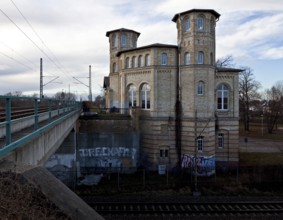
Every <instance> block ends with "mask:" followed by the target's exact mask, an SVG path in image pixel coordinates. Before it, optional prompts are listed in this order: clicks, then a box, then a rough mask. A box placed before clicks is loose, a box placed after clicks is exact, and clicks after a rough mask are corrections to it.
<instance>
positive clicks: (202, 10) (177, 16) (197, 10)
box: [172, 9, 220, 22]
mask: <svg viewBox="0 0 283 220" xmlns="http://www.w3.org/2000/svg"><path fill="white" fill-rule="evenodd" d="M190 12H210V13H212V14H213V15H214V16H215V17H216V18H219V17H220V14H219V13H218V12H216V11H214V10H213V9H191V10H188V11H184V12H181V13H178V14H175V15H174V17H173V18H172V21H174V22H176V21H177V20H178V18H179V17H180V16H181V15H184V14H187V13H190Z"/></svg>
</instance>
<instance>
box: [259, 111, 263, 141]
mask: <svg viewBox="0 0 283 220" xmlns="http://www.w3.org/2000/svg"><path fill="white" fill-rule="evenodd" d="M260 117H261V136H263V114H261V116H260Z"/></svg>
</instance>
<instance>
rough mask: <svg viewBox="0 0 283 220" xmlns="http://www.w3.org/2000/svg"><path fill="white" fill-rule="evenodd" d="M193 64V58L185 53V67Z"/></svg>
mask: <svg viewBox="0 0 283 220" xmlns="http://www.w3.org/2000/svg"><path fill="white" fill-rule="evenodd" d="M190 64H191V57H190V53H189V52H186V53H185V65H190Z"/></svg>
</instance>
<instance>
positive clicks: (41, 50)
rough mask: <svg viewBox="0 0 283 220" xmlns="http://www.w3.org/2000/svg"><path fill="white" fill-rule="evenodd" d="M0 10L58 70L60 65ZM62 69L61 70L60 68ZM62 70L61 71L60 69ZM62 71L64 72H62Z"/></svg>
mask: <svg viewBox="0 0 283 220" xmlns="http://www.w3.org/2000/svg"><path fill="white" fill-rule="evenodd" d="M0 11H1V12H2V14H3V15H5V17H6V18H7V19H8V20H9V21H10V22H11V23H13V24H14V25H15V26H16V27H17V28H18V29H19V30H20V32H21V33H22V34H24V35H25V36H26V38H28V39H29V40H30V41H31V43H32V44H33V45H34V46H35V47H36V48H37V49H38V50H39V51H40V52H42V53H43V54H44V55H45V56H46V57H47V58H48V59H49V60H50V61H51V62H52V63H53V64H54V65H55V66H56V67H57V68H58V69H59V70H61V67H59V66H58V64H57V63H55V62H54V60H53V59H52V58H51V57H50V56H49V55H48V54H47V53H45V52H44V50H43V49H42V48H40V47H39V46H38V45H37V44H36V43H35V42H34V41H33V40H32V39H31V38H30V37H29V36H28V35H27V34H26V33H25V32H24V31H23V30H22V29H21V28H20V27H19V26H18V25H17V24H16V23H15V22H14V21H13V20H12V19H11V18H10V17H9V16H8V15H7V14H6V13H5V12H4V11H3V10H2V9H0ZM61 71H62V70H61ZM62 72H63V71H62ZM63 73H64V72H63Z"/></svg>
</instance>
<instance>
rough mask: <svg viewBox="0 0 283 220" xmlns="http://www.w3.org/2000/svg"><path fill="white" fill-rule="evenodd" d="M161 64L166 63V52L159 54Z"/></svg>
mask: <svg viewBox="0 0 283 220" xmlns="http://www.w3.org/2000/svg"><path fill="white" fill-rule="evenodd" d="M161 65H167V54H166V53H162V54H161Z"/></svg>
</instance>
